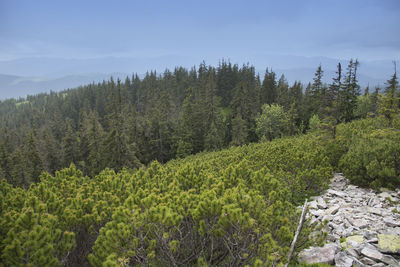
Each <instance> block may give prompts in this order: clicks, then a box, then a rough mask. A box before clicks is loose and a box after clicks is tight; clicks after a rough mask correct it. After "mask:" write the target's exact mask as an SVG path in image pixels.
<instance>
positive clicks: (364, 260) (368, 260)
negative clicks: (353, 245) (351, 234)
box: [360, 257, 376, 265]
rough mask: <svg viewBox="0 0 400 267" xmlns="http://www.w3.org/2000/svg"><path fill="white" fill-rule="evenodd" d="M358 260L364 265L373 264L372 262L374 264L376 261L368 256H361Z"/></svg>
mask: <svg viewBox="0 0 400 267" xmlns="http://www.w3.org/2000/svg"><path fill="white" fill-rule="evenodd" d="M360 261H361V262H362V263H363V264H365V265H374V264H376V261H374V260H372V259H370V258H368V257H364V258H361V259H360Z"/></svg>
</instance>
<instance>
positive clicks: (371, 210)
mask: <svg viewBox="0 0 400 267" xmlns="http://www.w3.org/2000/svg"><path fill="white" fill-rule="evenodd" d="M367 210H368V212H369V213H372V214H376V215H382V210H381V209H378V208H373V207H368V208H367Z"/></svg>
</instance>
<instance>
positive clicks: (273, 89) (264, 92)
mask: <svg viewBox="0 0 400 267" xmlns="http://www.w3.org/2000/svg"><path fill="white" fill-rule="evenodd" d="M277 97H278V92H277V85H276V75H275V72H273V71H272V70H271V71H269V70H268V68H267V69H266V71H265V75H264V80H263V82H262V86H261V96H260V98H261V104H272V103H275V102H276V101H277Z"/></svg>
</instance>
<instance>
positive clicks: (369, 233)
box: [364, 231, 378, 240]
mask: <svg viewBox="0 0 400 267" xmlns="http://www.w3.org/2000/svg"><path fill="white" fill-rule="evenodd" d="M364 237H365V239H367V240H371V239H374V238H377V237H378V236H377V233H376V232H375V231H366V232H365V233H364Z"/></svg>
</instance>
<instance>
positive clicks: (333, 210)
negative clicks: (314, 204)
mask: <svg viewBox="0 0 400 267" xmlns="http://www.w3.org/2000/svg"><path fill="white" fill-rule="evenodd" d="M339 208H340V206H339V205H333V206H332V207H330V208H328V209H327V210H325V212H324V214H325V215H335V214H336V213H337V212H338V210H339Z"/></svg>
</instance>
